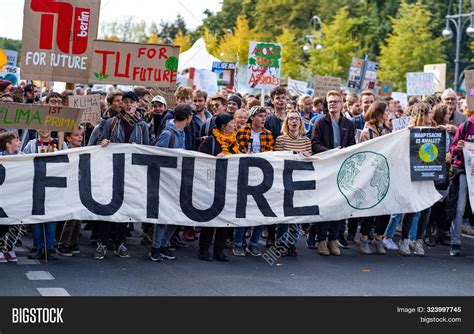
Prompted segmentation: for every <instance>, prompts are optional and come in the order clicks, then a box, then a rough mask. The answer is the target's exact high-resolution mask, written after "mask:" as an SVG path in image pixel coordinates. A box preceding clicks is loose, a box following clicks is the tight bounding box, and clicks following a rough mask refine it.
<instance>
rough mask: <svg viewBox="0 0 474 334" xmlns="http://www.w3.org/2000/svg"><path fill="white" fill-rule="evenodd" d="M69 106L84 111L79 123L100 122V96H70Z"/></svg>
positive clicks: (93, 123)
mask: <svg viewBox="0 0 474 334" xmlns="http://www.w3.org/2000/svg"><path fill="white" fill-rule="evenodd" d="M69 106H70V107H73V108H81V109H84V111H83V113H82V118H81V123H91V124H92V125H97V124H99V121H100V95H83V96H78V95H71V96H69Z"/></svg>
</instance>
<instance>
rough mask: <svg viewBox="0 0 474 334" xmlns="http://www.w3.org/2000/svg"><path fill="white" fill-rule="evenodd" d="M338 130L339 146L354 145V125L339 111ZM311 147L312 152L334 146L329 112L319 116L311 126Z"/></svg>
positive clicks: (326, 149)
mask: <svg viewBox="0 0 474 334" xmlns="http://www.w3.org/2000/svg"><path fill="white" fill-rule="evenodd" d="M339 130H340V132H341V147H348V146H352V145H355V143H356V142H355V127H354V123H352V121H351V120H350V119H347V118H346V117H344V116H343V115H342V113H341V118H340V119H339ZM311 148H312V150H313V154H316V153H321V152H324V151H328V150H332V149H333V148H335V147H334V134H333V130H332V122H331V117H330V116H329V113H327V114H326V115H325V116H324V117H320V118H319V119H318V120H317V121H316V123H315V124H314V127H313V133H312V135H311Z"/></svg>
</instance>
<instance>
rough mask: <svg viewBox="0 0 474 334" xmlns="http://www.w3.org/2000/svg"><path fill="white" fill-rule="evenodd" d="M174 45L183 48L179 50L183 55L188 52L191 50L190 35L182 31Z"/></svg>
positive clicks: (175, 39)
mask: <svg viewBox="0 0 474 334" xmlns="http://www.w3.org/2000/svg"><path fill="white" fill-rule="evenodd" d="M173 44H174V45H179V46H180V47H181V48H180V49H179V52H180V53H182V52H184V51H186V50H189V49H190V48H191V39H190V37H189V35H185V34H183V32H182V31H181V30H180V31H179V32H178V34H177V35H176V37H175V38H174V40H173Z"/></svg>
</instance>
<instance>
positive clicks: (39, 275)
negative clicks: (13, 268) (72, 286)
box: [25, 271, 54, 281]
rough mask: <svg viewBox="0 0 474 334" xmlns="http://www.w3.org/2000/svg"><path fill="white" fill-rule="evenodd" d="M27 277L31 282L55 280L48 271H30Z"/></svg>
mask: <svg viewBox="0 0 474 334" xmlns="http://www.w3.org/2000/svg"><path fill="white" fill-rule="evenodd" d="M25 275H26V277H28V279H29V280H30V281H49V280H53V279H54V277H53V275H51V274H50V273H49V272H47V271H28V272H27V273H26V274H25Z"/></svg>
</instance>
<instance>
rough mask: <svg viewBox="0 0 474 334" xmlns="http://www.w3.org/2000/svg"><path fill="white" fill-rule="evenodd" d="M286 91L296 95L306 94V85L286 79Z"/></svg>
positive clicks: (303, 82) (302, 82)
mask: <svg viewBox="0 0 474 334" xmlns="http://www.w3.org/2000/svg"><path fill="white" fill-rule="evenodd" d="M288 91H289V92H290V93H292V94H296V95H303V94H308V83H307V82H306V81H299V80H293V79H291V78H288Z"/></svg>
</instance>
